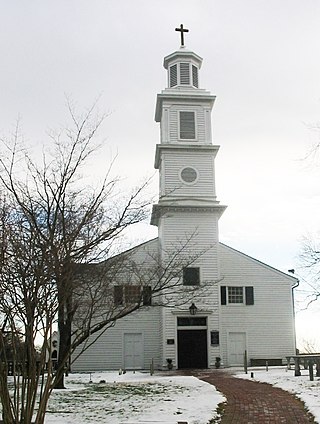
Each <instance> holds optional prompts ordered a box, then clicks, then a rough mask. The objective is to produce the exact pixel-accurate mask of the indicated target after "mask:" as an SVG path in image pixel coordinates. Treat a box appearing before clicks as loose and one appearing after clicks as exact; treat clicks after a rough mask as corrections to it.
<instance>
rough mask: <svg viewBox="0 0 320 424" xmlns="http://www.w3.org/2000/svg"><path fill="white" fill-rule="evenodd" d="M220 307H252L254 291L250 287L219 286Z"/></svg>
mask: <svg viewBox="0 0 320 424" xmlns="http://www.w3.org/2000/svg"><path fill="white" fill-rule="evenodd" d="M220 298H221V305H232V304H234V305H254V290H253V287H252V286H247V287H238V286H229V287H226V286H221V287H220Z"/></svg>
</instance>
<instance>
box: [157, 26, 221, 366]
mask: <svg viewBox="0 0 320 424" xmlns="http://www.w3.org/2000/svg"><path fill="white" fill-rule="evenodd" d="M180 29H181V31H182V30H183V26H180ZM181 34H182V35H183V32H182V33H181ZM201 64H202V58H201V57H200V56H198V55H197V54H196V53H194V52H192V51H190V50H188V49H187V48H186V47H185V46H184V39H183V37H182V36H181V47H180V48H179V50H177V51H175V52H173V53H172V54H170V55H168V56H166V57H165V58H164V63H163V65H164V68H165V69H166V70H167V73H168V86H167V88H165V89H164V90H163V91H162V92H161V93H160V94H158V96H157V103H156V112H155V120H156V122H159V123H160V144H157V146H156V155H155V168H156V169H159V181H160V184H159V185H160V190H159V191H160V193H159V201H158V203H157V204H155V205H154V206H153V210H152V217H151V224H153V225H156V226H158V234H159V246H160V254H161V257H162V261H163V262H164V264H165V263H167V261H170V258H172V257H174V255H175V253H176V251H175V249H178V246H179V245H180V247H181V244H183V245H184V248H183V252H182V254H183V256H184V257H187V258H188V257H189V258H194V257H196V259H195V260H192V262H191V264H190V265H188V266H187V267H186V268H184V270H183V278H182V280H181V283H182V286H183V285H186V286H190V285H199V286H200V287H201V286H202V285H203V286H205V285H207V284H208V282H210V283H212V284H210V289H209V290H208V291H206V294H205V295H203V294H202V295H198V296H197V297H194V298H193V299H192V300H193V303H194V304H196V306H197V316H200V317H201V319H202V323H204V322H205V323H206V325H207V329H208V330H217V329H218V328H219V314H218V313H217V310H216V309H214V308H213V306H212V305H218V303H219V293H218V287H217V284H215V282H217V281H218V279H219V277H220V274H219V261H218V242H219V236H218V220H219V218H220V216H221V215H222V213H223V212H224V210H225V208H226V206H222V205H220V203H219V201H218V200H217V197H216V190H215V169H214V160H215V157H216V154H217V152H218V150H219V146H216V145H213V144H212V131H211V111H212V108H213V105H214V101H215V96H213V95H212V94H211V93H210V92H209V91H206V90H204V89H201V88H199V70H200V68H201ZM186 240H189V241H188V242H187V243H186V244H184V243H185V241H186ZM202 293H203V292H202ZM209 298H210V301H209V302H208V299H209ZM169 303H170V305H173V306H175V308H173V309H172V310H170V308H164V310H163V311H162V315H163V316H162V322H163V327H162V328H163V329H165V328H166V330H164V333H163V334H162V337H163V346H164V348H163V349H164V351H163V358H170V357H172V358H174V357H176V361H175V362H176V364H177V363H178V366H179V367H182V368H183V366H184V365H183V364H184V363H183V361H184V359H183V358H184V356H183V354H182V352H183V349H182V348H181V346H183V343H185V342H186V339H184V338H183V337H184V335H186V333H181V337H182V339H180V342H179V343H178V345H179V346H180V347H179V346H178V351H176V347H175V346H172V345H167V343H166V340H169V339H172V338H174V337H176V335H175V334H174V329H175V328H178V333H179V323H181V322H182V321H181V319H182V318H183V317H186V316H189V315H190V311H189V305H183V306H180V308H179V307H177V305H178V302H176V300H175V298H174V297H173V298H171V300H170V299H169ZM180 318H181V319H180ZM199 325H200V324H199ZM199 334H200V333H197V335H199ZM203 343H206V341H205V340H204V341H203ZM195 350H196V347H195ZM202 351H203V352H205V356H203V357H202V358H201V361H202V362H201V364H202V365H201V366H203V367H204V368H206V367H207V366H210V365H212V361H213V358H214V356H220V351H219V348H218V347H216V348H212V349H210V352H209V351H208V350H207V348H206V347H205V348H204V349H203V350H202ZM177 352H178V356H176V354H177ZM206 352H208V356H206V355H207V353H206ZM180 354H181V357H180V359H179V355H180Z"/></svg>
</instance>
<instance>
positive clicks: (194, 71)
mask: <svg viewBox="0 0 320 424" xmlns="http://www.w3.org/2000/svg"><path fill="white" fill-rule="evenodd" d="M192 85H193V86H194V87H197V88H198V68H197V67H196V66H194V65H192Z"/></svg>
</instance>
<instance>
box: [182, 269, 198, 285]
mask: <svg viewBox="0 0 320 424" xmlns="http://www.w3.org/2000/svg"><path fill="white" fill-rule="evenodd" d="M199 284H200V268H184V270H183V285H185V286H197V285H199Z"/></svg>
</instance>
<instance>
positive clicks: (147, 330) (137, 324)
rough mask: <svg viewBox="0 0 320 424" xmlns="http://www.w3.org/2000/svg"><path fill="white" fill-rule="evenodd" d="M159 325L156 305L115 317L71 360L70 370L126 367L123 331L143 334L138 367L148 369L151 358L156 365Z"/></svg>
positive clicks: (157, 364)
mask: <svg viewBox="0 0 320 424" xmlns="http://www.w3.org/2000/svg"><path fill="white" fill-rule="evenodd" d="M159 325H160V308H159V307H149V308H148V309H146V310H140V311H138V312H134V313H132V314H130V315H128V316H127V317H124V318H122V319H120V320H118V321H117V322H116V324H115V326H114V327H111V328H109V329H107V331H106V332H105V333H104V334H102V336H101V337H100V338H99V339H98V340H97V341H96V342H95V343H94V344H93V345H92V346H91V347H89V349H88V350H87V351H85V352H84V353H83V354H82V355H81V356H80V357H79V358H78V359H77V360H76V361H75V362H74V363H73V364H72V366H71V369H72V371H73V372H80V371H81V372H83V371H103V370H118V369H120V368H122V369H125V368H126V364H125V358H124V355H125V347H124V335H125V334H141V335H142V343H143V346H142V347H143V366H142V367H139V368H140V369H149V368H150V364H151V361H152V360H153V361H154V366H155V368H156V369H157V368H159V366H160V365H159V364H160V346H161V340H160V339H159ZM90 340H92V338H91V339H90ZM76 353H77V352H76ZM76 353H75V355H76ZM75 355H74V357H75Z"/></svg>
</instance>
